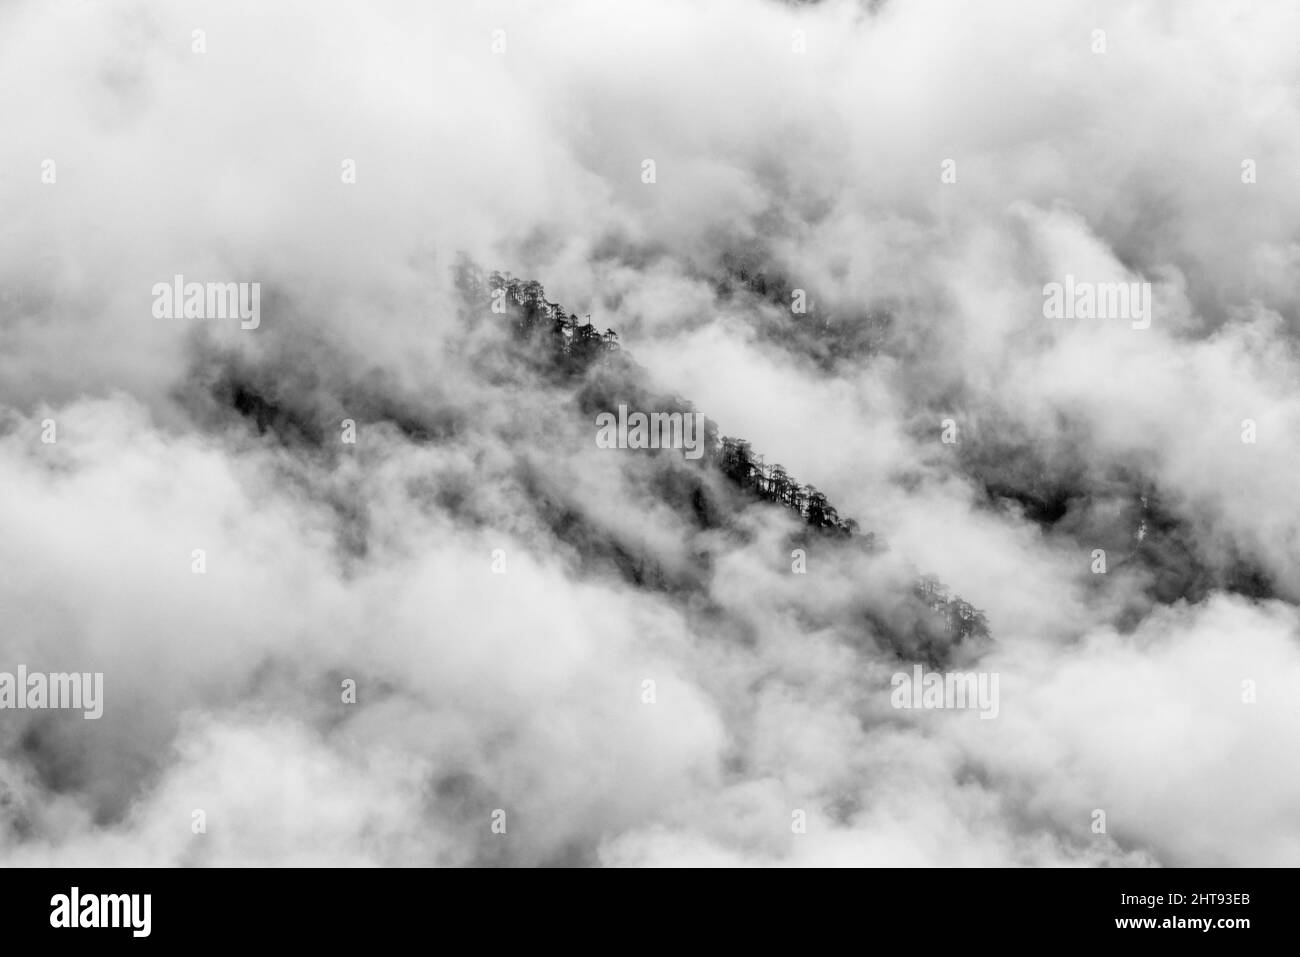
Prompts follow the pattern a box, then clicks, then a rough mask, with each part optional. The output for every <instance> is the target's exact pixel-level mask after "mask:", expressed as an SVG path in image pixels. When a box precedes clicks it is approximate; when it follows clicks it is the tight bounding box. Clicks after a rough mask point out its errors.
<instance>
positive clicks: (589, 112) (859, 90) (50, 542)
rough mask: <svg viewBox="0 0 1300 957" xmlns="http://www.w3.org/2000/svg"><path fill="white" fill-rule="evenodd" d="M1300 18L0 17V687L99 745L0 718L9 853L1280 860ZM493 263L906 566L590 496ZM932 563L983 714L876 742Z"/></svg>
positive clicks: (581, 460) (909, 718)
mask: <svg viewBox="0 0 1300 957" xmlns="http://www.w3.org/2000/svg"><path fill="white" fill-rule="evenodd" d="M255 6H256V11H254V7H255ZM1295 18H1296V14H1295V12H1294V11H1291V10H1287V9H1285V8H1282V7H1277V8H1273V9H1259V8H1247V7H1245V6H1239V5H1233V4H1229V5H1226V6H1225V5H1212V4H1200V3H1198V4H1194V5H1192V6H1191V7H1179V8H1177V9H1174V8H1166V7H1165V6H1163V5H1160V4H1154V3H1153V4H1141V5H1137V6H1133V5H1122V6H1121V5H1106V4H1103V5H1102V6H1101V7H1097V6H1096V5H1095V4H1065V5H1059V6H1053V7H1052V8H1051V9H1041V10H1040V9H1038V8H1034V9H1033V10H1032V11H1030V10H1029V9H1028V8H1027V7H1026V5H1025V4H1023V3H1010V2H1005V3H991V4H981V5H979V6H978V7H976V8H972V7H970V6H969V5H958V4H950V3H937V2H936V3H909V4H894V3H885V4H869V5H863V4H858V3H850V2H831V3H823V4H798V5H791V4H778V3H774V2H766V0H722V2H719V3H716V4H710V5H708V6H707V7H704V8H702V7H700V6H699V5H698V4H690V3H687V2H685V0H666V2H656V3H654V4H647V3H641V2H629V3H626V4H616V5H610V4H606V3H595V2H564V3H548V4H546V5H544V6H535V5H528V4H520V3H514V2H492V3H483V4H475V5H473V6H472V7H447V6H439V7H438V8H437V9H436V10H434V9H430V8H427V7H425V6H422V5H418V4H414V3H406V2H395V0H392V2H380V3H377V4H372V5H368V6H366V7H364V8H362V7H356V6H352V5H344V4H330V3H327V4H323V5H322V4H319V3H313V4H307V3H305V2H304V3H288V4H283V5H281V6H279V7H277V9H275V10H266V9H264V8H263V5H260V4H253V3H251V2H248V3H244V2H240V3H221V4H216V3H196V4H188V5H184V6H179V5H173V4H164V3H157V2H143V0H141V2H132V3H125V4H97V3H72V2H67V3H55V4H43V3H42V4H37V3H34V2H19V3H11V4H8V5H6V6H5V7H4V8H3V9H2V10H0V122H2V123H3V124H4V127H5V132H6V135H5V136H4V137H3V138H0V205H2V206H3V208H4V209H5V210H6V213H5V216H4V217H3V222H2V223H0V316H2V317H3V340H0V484H3V487H4V488H5V489H6V490H7V494H6V496H5V497H4V498H3V499H2V500H0V531H3V534H2V535H0V607H3V608H4V609H5V612H6V625H7V628H6V629H5V636H4V637H3V639H0V670H4V669H10V670H12V667H16V666H17V665H18V664H26V665H28V666H29V667H31V668H33V669H42V670H64V669H66V670H78V671H103V672H104V674H105V696H106V708H105V714H104V717H103V718H102V719H101V720H99V721H84V720H83V719H82V718H81V717H80V715H79V714H72V715H70V714H63V713H56V712H38V711H24V712H16V711H5V712H3V713H0V822H2V823H3V826H0V849H2V850H3V852H4V854H5V855H6V859H8V860H14V861H16V862H23V863H34V864H50V863H59V864H92V865H93V864H99V863H105V862H115V863H120V862H133V863H141V864H331V863H343V864H376V865H377V864H421V863H437V864H450V865H462V864H485V863H493V864H500V863H508V864H539V863H550V864H587V863H603V864H608V865H633V864H637V865H642V864H655V865H671V864H695V865H779V864H787V865H796V866H803V865H828V864H896V865H909V866H930V865H944V864H959V865H989V866H1007V865H1029V864H1036V865H1042V864H1069V865H1085V866H1088V865H1100V864H1120V865H1132V866H1144V865H1152V864H1156V865H1173V866H1185V865H1205V864H1210V865H1215V864H1231V865H1244V864H1286V863H1294V862H1295V861H1296V859H1297V836H1296V834H1295V829H1294V826H1293V824H1292V823H1291V821H1290V819H1289V817H1288V811H1287V808H1288V807H1290V806H1293V805H1294V802H1295V799H1296V798H1297V796H1298V795H1300V779H1297V778H1296V777H1295V775H1293V774H1290V773H1289V772H1288V770H1287V765H1286V762H1284V761H1280V760H1279V755H1283V754H1286V753H1288V751H1293V750H1294V747H1295V745H1296V744H1297V743H1298V742H1297V741H1296V737H1297V732H1298V731H1300V729H1298V728H1297V726H1296V722H1295V719H1294V714H1293V713H1292V711H1291V710H1289V709H1288V707H1287V706H1286V705H1285V704H1284V703H1283V702H1285V700H1286V698H1285V695H1286V688H1287V687H1288V684H1287V682H1288V681H1292V683H1293V679H1294V676H1295V672H1296V670H1297V668H1298V667H1300V664H1298V659H1297V651H1296V645H1295V635H1296V632H1297V621H1296V617H1295V616H1296V612H1295V602H1296V600H1297V599H1298V598H1300V592H1298V591H1297V589H1298V588H1300V585H1297V582H1296V580H1295V576H1294V568H1295V566H1296V562H1297V559H1300V555H1298V554H1297V544H1296V543H1297V541H1300V537H1298V536H1297V531H1298V528H1297V519H1296V516H1295V510H1294V509H1292V508H1290V507H1289V506H1290V490H1291V488H1292V486H1293V484H1294V483H1293V476H1294V475H1295V474H1296V473H1297V471H1298V470H1300V461H1297V460H1296V451H1295V446H1294V443H1292V442H1291V441H1290V439H1289V436H1291V435H1292V434H1294V433H1295V431H1296V429H1297V428H1298V427H1300V422H1297V420H1298V419H1300V406H1298V405H1297V400H1296V398H1295V390H1294V383H1295V382H1296V381H1297V377H1298V375H1300V367H1298V365H1297V363H1298V359H1297V353H1296V345H1295V332H1294V330H1295V327H1296V321H1297V318H1300V309H1298V306H1300V301H1298V300H1297V292H1296V290H1297V289H1300V282H1298V281H1297V280H1300V240H1297V235H1296V223H1297V220H1298V218H1300V206H1298V205H1297V204H1298V203H1300V200H1298V199H1297V197H1300V191H1297V190H1296V189H1295V186H1296V183H1295V173H1294V171H1293V167H1294V164H1293V162H1292V161H1291V157H1293V156H1294V155H1295V153H1296V150H1297V146H1300V143H1297V142H1296V137H1297V136H1298V135H1300V133H1297V130H1300V124H1297V123H1296V122H1295V120H1296V119H1297V117H1296V116H1295V113H1296V110H1297V104H1296V102H1295V100H1294V97H1292V96H1290V94H1289V91H1290V90H1292V89H1293V88H1294V85H1295V81H1296V79H1297V77H1296V70H1297V68H1298V67H1297V64H1296V61H1295V58H1294V50H1293V49H1292V45H1290V44H1288V43H1287V42H1286V39H1285V38H1288V37H1291V36H1294V35H1295V29H1296V23H1295V22H1294V21H1295ZM196 30H199V31H203V33H202V35H201V36H202V44H203V46H204V52H195V48H194V46H195V43H196V42H198V40H197V39H196V36H195V33H194V31H196ZM1096 30H1104V31H1105V51H1104V52H1095V51H1096V45H1097V42H1098V40H1097V36H1096V34H1095V33H1094V31H1096ZM494 31H503V32H502V33H500V34H497V33H494ZM796 31H801V33H797V32H796ZM800 42H802V43H803V44H804V51H805V52H797V51H798V49H799V43H800ZM494 47H496V48H497V49H498V50H499V52H494ZM647 159H650V160H653V161H654V164H655V178H654V181H653V182H645V181H644V180H643V171H644V169H645V167H644V165H643V164H644V161H645V160H647ZM949 159H951V160H953V162H954V163H955V167H954V168H955V172H956V181H955V182H944V181H943V180H942V178H941V174H942V172H943V169H944V167H943V163H944V161H945V160H949ZM46 160H51V161H53V163H54V166H53V167H52V168H51V167H46V166H44V165H43V164H44V163H45V161H46ZM347 161H352V162H354V163H355V169H356V182H355V183H349V182H346V181H345V178H344V175H343V173H344V170H345V168H346V167H345V163H346V162H347ZM1245 161H1249V162H1250V163H1253V164H1254V169H1255V171H1256V181H1255V182H1252V183H1248V182H1243V162H1245ZM47 169H53V170H54V175H55V177H56V178H55V180H54V181H53V182H43V181H42V177H43V175H46V173H47ZM461 254H466V255H468V256H469V257H470V258H472V259H473V260H474V261H476V262H478V263H480V264H482V265H483V266H485V267H487V268H501V269H507V270H510V271H512V272H513V273H514V274H515V275H517V276H526V277H530V278H536V279H538V280H539V281H541V282H543V283H545V285H546V290H547V295H548V297H549V298H551V299H558V300H559V301H560V302H561V303H563V304H564V305H565V307H566V308H567V309H569V310H572V311H574V312H576V313H577V314H578V315H579V316H583V315H586V314H587V313H590V314H592V318H593V321H594V322H595V323H597V324H598V325H599V326H600V327H601V328H602V329H603V328H604V327H606V326H612V327H614V328H615V329H617V330H618V332H619V335H620V337H621V340H622V342H623V344H624V346H625V348H626V349H627V350H628V351H629V352H630V353H631V355H632V356H633V357H634V358H635V360H636V361H637V362H639V363H640V364H641V365H642V366H643V367H644V370H645V378H646V382H647V383H649V384H650V385H649V386H648V388H652V389H653V390H655V392H656V394H677V395H680V396H683V397H685V398H688V399H689V400H691V401H692V402H694V403H695V404H696V407H697V408H699V409H700V410H702V411H704V412H706V413H707V414H708V415H709V416H710V417H711V418H712V419H713V420H714V421H716V422H717V423H718V426H719V428H720V430H721V431H722V433H723V434H726V435H733V436H744V437H745V438H748V439H750V440H752V441H753V443H754V447H755V449H756V450H758V451H760V452H762V453H764V454H765V455H766V456H767V461H768V462H769V463H774V462H781V463H782V464H784V465H785V466H787V467H788V468H789V470H790V471H791V473H792V474H794V475H797V476H798V477H799V478H800V479H801V480H802V481H804V482H811V483H812V484H814V485H816V486H817V487H818V488H820V489H822V490H823V491H824V492H826V494H827V495H828V496H829V498H830V500H831V501H832V502H834V503H835V504H836V505H837V506H838V507H839V509H840V513H841V515H843V516H853V517H855V518H857V519H858V520H859V521H860V522H861V523H862V525H863V528H864V529H869V530H872V531H875V532H878V533H879V534H880V535H881V537H882V539H883V540H885V541H887V543H888V547H887V548H885V549H880V550H877V551H874V552H871V551H868V550H866V549H862V548H858V547H855V546H853V545H843V544H839V545H837V544H832V543H830V542H826V541H822V540H813V541H812V542H811V543H808V542H804V544H805V545H806V546H807V547H806V551H807V552H808V555H807V573H806V574H804V575H796V574H793V573H792V571H791V550H792V548H793V547H795V546H794V542H795V541H797V540H801V539H799V535H800V534H801V532H800V530H799V527H798V523H797V521H796V520H794V519H793V518H792V517H791V516H790V515H788V514H784V513H780V512H779V510H776V509H773V508H770V507H767V506H762V505H755V504H753V503H746V502H745V501H744V500H743V499H742V498H741V497H740V496H738V495H737V494H736V493H735V491H734V490H733V489H729V488H728V487H727V485H726V483H725V482H724V481H723V480H722V479H721V478H719V477H717V476H708V475H706V476H704V477H700V476H698V475H696V474H695V473H690V472H684V471H682V470H680V469H679V468H678V466H677V465H676V464H674V463H673V462H671V461H669V460H667V459H666V458H664V459H654V460H650V459H645V458H638V457H631V456H627V455H622V454H620V453H611V452H607V451H604V450H599V449H597V448H595V446H594V443H593V442H592V441H591V437H592V433H593V428H592V424H591V416H590V415H588V414H587V412H586V410H585V408H584V407H583V401H584V400H583V395H581V394H578V392H577V390H576V389H575V388H574V387H573V386H572V384H570V383H567V382H563V381H556V380H555V379H553V378H548V377H546V376H545V375H539V374H536V371H535V370H533V369H531V368H530V367H529V366H528V363H527V362H526V361H522V360H521V358H520V355H519V353H518V351H517V345H515V344H512V343H510V342H509V341H508V340H507V338H506V337H505V336H504V335H503V333H502V331H501V329H500V326H499V325H498V324H497V322H496V320H497V318H499V317H494V316H493V314H492V313H491V312H490V310H489V309H488V308H487V304H486V303H483V302H471V303H468V304H467V303H466V302H464V301H463V299H462V298H461V296H460V293H459V291H458V289H457V287H456V285H455V283H454V281H453V267H454V266H455V264H456V263H457V262H458V257H459V256H460V255H461ZM177 274H183V275H184V276H185V277H186V278H187V279H191V280H194V281H221V282H237V281H245V282H260V283H261V284H262V289H263V322H262V325H261V327H259V328H258V329H257V330H255V331H252V332H246V331H242V330H240V329H239V324H238V322H237V321H229V322H227V321H223V320H220V319H202V320H196V319H188V320H183V319H174V320H163V319H156V318H154V317H153V315H152V314H151V309H150V307H151V302H152V297H151V293H150V290H151V289H152V286H153V284H154V283H157V282H169V281H171V279H172V277H173V276H174V275H177ZM1066 275H1073V276H1076V277H1079V278H1081V279H1086V280H1087V281H1093V282H1120V281H1125V282H1139V283H1141V282H1149V283H1151V286H1152V297H1153V319H1152V323H1151V327H1150V328H1149V329H1145V330H1139V329H1134V328H1132V327H1131V325H1130V323H1129V322H1127V321H1125V320H1119V321H1114V320H1085V319H1075V320H1049V319H1046V318H1044V315H1043V296H1044V286H1045V285H1046V284H1048V283H1051V282H1060V281H1063V280H1064V277H1065V276H1066ZM760 277H761V278H760ZM793 289H801V290H804V291H805V292H806V294H807V297H808V299H809V301H810V302H812V303H813V308H812V309H811V311H810V312H809V313H807V314H799V313H794V312H792V310H791V298H790V291H791V290H793ZM586 385H587V386H588V387H589V388H590V389H591V390H597V392H598V387H599V386H601V384H600V383H593V382H588V383H587V384H586ZM606 385H607V383H606ZM616 386H617V387H624V388H630V386H627V385H626V384H625V383H622V384H619V383H616ZM591 394H593V393H592V392H588V393H586V395H588V396H590V395H591ZM946 418H951V419H953V421H954V422H955V423H956V426H957V429H958V435H959V441H958V442H957V443H956V444H955V445H948V444H944V443H943V442H941V441H940V433H941V429H942V422H943V420H944V419H946ZM345 419H350V420H352V421H353V422H354V423H355V424H356V426H357V429H358V441H357V443H356V444H355V446H352V445H347V444H344V443H343V442H342V441H341V438H340V437H341V435H342V429H343V428H344V420H345ZM1247 419H1249V420H1251V422H1252V423H1253V426H1254V429H1255V441H1254V442H1244V441H1243V430H1244V424H1243V423H1244V420H1247ZM47 420H52V421H53V423H54V425H55V427H56V431H57V441H54V442H47V441H42V434H43V432H45V431H46V430H47V428H46V422H47ZM695 482H698V483H699V484H698V485H695V484H692V483H695ZM695 493H698V495H697V496H696V498H694V499H692V495H693V494H695ZM702 500H705V501H708V502H709V503H711V504H712V506H713V507H714V508H715V509H716V510H717V514H718V515H721V516H723V517H722V519H720V520H716V521H713V522H712V523H710V521H708V520H706V519H705V518H701V517H700V515H698V514H696V512H695V511H693V510H692V507H691V505H690V503H691V502H692V501H702ZM714 518H715V519H716V518H717V515H715V516H714ZM1098 548H1102V549H1105V551H1106V553H1107V559H1108V568H1107V571H1106V573H1105V574H1104V575H1099V574H1095V573H1094V567H1093V566H1094V564H1095V558H1094V554H1095V552H1094V550H1095V549H1098ZM195 549H201V550H202V551H203V554H204V562H205V571H204V572H203V574H196V573H195V572H194V570H193V568H194V561H195V558H194V550H195ZM498 560H501V561H504V569H505V571H504V574H498V573H495V572H494V570H493V565H494V563H495V562H497V561H498ZM917 571H921V572H927V573H933V574H936V575H938V576H939V578H941V579H942V580H943V582H944V583H945V585H947V586H949V587H950V588H951V589H952V590H953V592H955V593H957V594H960V595H962V596H963V597H965V598H966V599H968V600H970V601H971V602H972V603H974V604H975V605H976V606H978V607H979V608H981V609H983V610H984V611H985V612H986V614H987V615H988V619H989V624H990V626H991V630H992V633H993V642H992V643H991V644H990V645H989V646H988V647H984V648H981V649H977V650H973V651H971V652H969V654H968V655H967V657H965V658H963V659H962V662H961V666H962V667H966V668H974V669H979V670H983V671H996V672H998V673H999V674H1000V675H1001V679H1002V685H1001V687H1002V689H1003V700H1002V702H1001V707H1000V713H999V718H998V720H994V721H981V720H979V719H978V717H977V716H975V715H973V714H968V713H951V712H948V713H945V712H938V711H917V712H900V711H896V710H894V709H892V708H891V707H890V706H889V687H890V686H889V679H890V675H891V674H892V673H893V672H894V671H896V670H900V669H905V668H909V667H910V664H911V662H910V660H909V659H908V658H907V655H908V654H909V653H911V652H915V649H914V648H909V647H908V646H907V644H906V642H903V641H901V639H899V637H898V634H897V632H899V631H901V630H905V628H906V627H907V626H908V625H909V622H908V621H907V619H906V614H907V612H906V608H905V607H904V606H905V602H904V599H905V598H906V596H907V595H908V594H909V593H910V589H911V588H912V585H913V583H914V579H915V573H916V572H917ZM913 624H914V623H913ZM900 653H901V656H900ZM1288 676H1291V677H1290V678H1288ZM347 679H351V680H355V681H356V682H357V703H356V704H347V703H345V702H344V700H343V694H342V688H343V683H344V682H345V680H347ZM647 681H649V682H652V685H651V686H649V687H652V688H653V694H652V698H653V703H651V702H650V701H648V700H647V698H646V695H647V690H646V689H647V687H648V686H647V685H646V682H647ZM1244 681H1253V682H1255V685H1254V686H1253V687H1254V692H1253V693H1254V694H1255V696H1256V698H1255V700H1254V701H1253V702H1248V701H1246V700H1244V699H1245V697H1246V692H1245V690H1244V689H1245V686H1243V684H1242V682H1244ZM196 809H202V810H204V811H205V813H206V819H207V830H206V832H205V833H203V834H195V833H194V832H193V831H192V830H191V823H192V814H193V812H194V811H195V810H196ZM498 809H499V810H503V811H505V813H506V820H507V822H508V823H507V830H506V833H505V834H498V833H495V832H494V831H493V830H492V820H493V818H492V813H493V812H494V811H496V810H498ZM1097 809H1102V810H1105V811H1106V815H1107V830H1106V832H1105V833H1097V832H1095V831H1094V830H1093V827H1092V824H1093V812H1094V811H1095V810H1097ZM796 811H801V812H803V813H804V820H805V825H806V826H805V827H804V830H803V831H802V832H800V831H797V830H793V829H792V824H793V822H794V821H795V820H796V816H795V812H796Z"/></svg>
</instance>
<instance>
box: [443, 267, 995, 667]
mask: <svg viewBox="0 0 1300 957" xmlns="http://www.w3.org/2000/svg"><path fill="white" fill-rule="evenodd" d="M456 282H457V286H458V287H459V288H460V290H461V292H462V293H463V294H464V295H465V298H466V300H467V302H468V303H471V304H473V307H472V309H471V314H472V317H473V318H472V319H471V321H477V320H478V319H479V318H480V317H482V315H483V311H482V306H483V304H487V306H488V311H489V312H490V313H491V314H493V315H494V316H499V317H500V321H501V322H502V323H504V324H507V325H508V327H509V328H510V330H511V332H512V334H513V338H514V339H515V340H516V342H517V343H519V344H522V345H525V346H526V347H527V349H528V354H529V358H530V360H531V361H533V362H534V363H535V364H540V367H541V368H542V370H543V371H545V372H546V373H548V374H550V375H551V376H558V377H560V378H566V379H567V378H571V377H578V376H585V375H586V374H587V373H588V372H590V371H591V370H592V369H593V367H596V366H599V365H601V364H602V363H605V364H619V363H621V364H622V365H623V366H624V367H625V368H624V371H626V372H627V373H629V374H630V373H632V372H633V371H634V370H637V369H638V367H635V366H634V364H632V363H631V361H630V359H629V358H628V357H627V355H626V353H625V352H624V351H623V350H622V347H621V345H620V343H619V340H618V333H617V332H615V331H614V330H613V329H605V330H604V331H603V332H602V331H600V330H599V329H597V327H596V326H595V325H594V324H593V323H592V322H591V317H590V316H584V317H581V318H580V317H579V316H578V315H577V314H576V313H571V312H566V310H565V309H564V308H563V307H562V306H561V305H560V304H559V303H555V302H551V301H550V300H548V299H547V298H546V291H545V289H544V288H543V286H542V284H541V283H539V282H537V281H535V280H523V279H517V278H515V277H513V276H511V275H510V274H509V273H504V272H498V271H493V272H490V273H487V274H484V272H483V271H482V270H481V269H480V268H479V267H478V266H476V265H475V264H473V263H471V262H469V261H468V260H464V259H462V260H461V262H460V263H459V264H458V265H457V268H456ZM619 381H623V382H624V383H625V385H624V387H623V388H621V389H620V391H624V390H626V391H630V392H638V393H639V392H640V391H641V390H640V387H637V386H633V385H629V384H628V383H630V382H631V376H630V375H629V377H628V378H622V377H620V378H619ZM611 398H612V397H611V396H610V395H608V394H606V393H603V392H602V393H600V398H599V399H598V400H596V401H594V402H593V404H594V405H595V406H596V407H597V408H609V407H610V406H611V405H612V403H611V402H610V401H609V400H610V399H611ZM647 404H649V405H651V406H663V407H664V410H666V411H681V412H690V411H693V407H692V406H691V405H690V403H689V402H685V401H683V400H681V399H677V400H675V401H665V400H660V401H659V402H651V401H649V400H647ZM646 411H649V409H648V408H647V409H646ZM700 461H701V462H702V463H705V464H706V465H707V466H709V467H712V468H715V469H717V470H718V472H720V473H721V474H722V475H723V476H725V477H726V478H727V479H728V480H729V481H730V483H731V484H732V485H733V486H734V487H736V488H737V489H739V490H740V491H741V492H742V493H743V494H746V495H749V496H751V497H753V498H756V499H760V500H763V501H767V502H771V503H773V504H775V505H779V506H781V507H783V508H786V509H790V510H791V511H794V512H796V513H797V514H798V515H799V516H800V517H801V518H802V519H803V522H804V524H805V525H806V526H807V527H808V529H809V530H810V531H813V532H815V533H818V534H822V535H829V536H831V537H833V538H844V539H847V538H851V537H855V536H856V537H857V538H858V539H859V540H863V541H865V542H866V544H867V546H868V547H873V546H874V545H875V536H874V535H873V534H872V533H870V532H867V533H861V532H860V531H859V527H858V523H857V522H856V521H854V520H853V519H851V518H841V517H840V515H839V513H838V511H837V510H836V509H835V507H834V506H833V505H832V504H831V503H830V502H829V501H828V500H827V498H826V495H825V494H824V493H822V492H821V491H819V490H818V489H817V488H815V487H814V486H812V485H804V484H800V482H799V481H798V480H797V479H795V478H794V477H793V476H792V475H790V474H789V473H788V472H787V471H786V469H785V467H784V466H782V465H780V464H772V465H768V464H766V463H765V462H764V461H763V456H761V455H759V454H757V453H756V452H755V451H754V450H753V449H752V448H751V446H750V443H749V442H747V441H746V440H744V439H739V438H732V437H729V436H721V437H719V436H718V434H717V429H716V426H714V425H713V423H711V422H710V423H709V427H708V428H707V429H706V441H705V455H704V456H703V457H702V458H701V459H700ZM913 597H914V598H915V599H916V600H917V601H919V602H920V603H921V605H922V606H924V607H925V608H926V609H928V611H929V613H930V614H931V615H933V616H935V617H938V618H939V619H940V622H939V624H940V627H941V629H942V631H943V632H945V633H946V634H947V636H948V639H949V640H951V641H954V642H959V641H963V640H965V639H969V638H987V637H988V634H989V631H988V623H987V621H986V620H985V617H984V614H983V613H982V612H980V611H979V610H978V609H977V608H975V607H974V606H973V605H971V604H970V603H969V602H967V601H965V600H963V599H961V598H960V597H957V596H955V595H950V594H949V593H948V591H947V589H946V588H944V587H943V585H942V584H941V583H940V582H939V581H938V580H937V579H935V578H933V577H931V576H924V577H922V578H921V579H920V580H919V581H918V582H917V583H916V585H915V586H914V588H913Z"/></svg>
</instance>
